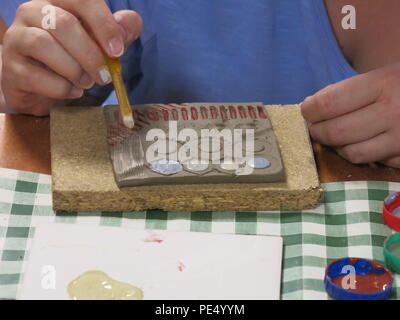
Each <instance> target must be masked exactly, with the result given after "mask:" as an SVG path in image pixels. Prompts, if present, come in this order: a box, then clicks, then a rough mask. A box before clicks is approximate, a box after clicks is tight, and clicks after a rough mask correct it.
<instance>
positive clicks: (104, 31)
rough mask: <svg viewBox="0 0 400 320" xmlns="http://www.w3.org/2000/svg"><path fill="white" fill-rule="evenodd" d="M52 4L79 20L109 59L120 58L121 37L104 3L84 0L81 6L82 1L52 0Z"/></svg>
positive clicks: (121, 52) (121, 50) (122, 49)
mask: <svg viewBox="0 0 400 320" xmlns="http://www.w3.org/2000/svg"><path fill="white" fill-rule="evenodd" d="M52 4H54V5H55V6H57V7H60V8H63V9H64V10H66V11H68V12H70V13H72V14H73V15H74V16H76V17H78V18H80V19H81V20H82V22H83V23H84V25H85V27H87V28H89V29H90V33H91V34H93V35H94V37H95V39H96V41H97V42H98V43H99V44H100V45H101V47H102V49H103V50H104V52H106V53H107V54H108V55H109V56H110V57H115V58H117V57H120V56H122V54H123V53H124V50H125V46H124V41H123V36H122V34H121V30H120V28H119V27H118V23H117V22H116V21H115V19H114V17H113V15H112V13H111V11H110V9H109V8H108V6H107V4H106V3H105V1H99V0H90V1H89V0H86V1H85V5H82V0H69V1H65V0H52Z"/></svg>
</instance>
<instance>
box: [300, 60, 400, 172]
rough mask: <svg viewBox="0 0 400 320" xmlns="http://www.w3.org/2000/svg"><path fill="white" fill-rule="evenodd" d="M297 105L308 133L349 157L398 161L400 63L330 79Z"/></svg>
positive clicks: (359, 160) (396, 163) (398, 163)
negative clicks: (334, 79)
mask: <svg viewBox="0 0 400 320" xmlns="http://www.w3.org/2000/svg"><path fill="white" fill-rule="evenodd" d="M301 109H302V113H303V116H304V118H305V119H306V120H307V121H308V122H310V126H309V129H310V134H311V136H312V137H313V138H314V139H315V140H317V141H319V142H321V143H323V144H326V145H329V146H332V147H335V148H336V150H337V152H338V153H339V154H340V155H341V156H343V157H344V158H346V159H347V160H349V161H350V162H353V163H369V162H375V161H379V162H382V163H385V164H387V165H388V166H391V167H400V64H398V63H396V64H394V65H390V66H387V67H384V68H381V69H377V70H374V71H371V72H368V73H365V74H362V75H359V76H356V77H353V78H350V79H347V80H344V81H341V82H339V83H337V84H334V85H330V86H328V87H326V88H324V89H322V90H321V91H319V92H318V93H316V94H315V95H314V96H311V97H308V98H307V99H306V100H304V102H303V104H302V107H301Z"/></svg>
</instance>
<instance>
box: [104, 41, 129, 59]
mask: <svg viewBox="0 0 400 320" xmlns="http://www.w3.org/2000/svg"><path fill="white" fill-rule="evenodd" d="M108 49H109V54H110V55H111V56H113V57H116V58H119V57H120V56H122V54H123V53H124V49H125V48H124V43H123V42H122V40H121V39H120V38H113V39H112V40H111V41H110V42H109V43H108Z"/></svg>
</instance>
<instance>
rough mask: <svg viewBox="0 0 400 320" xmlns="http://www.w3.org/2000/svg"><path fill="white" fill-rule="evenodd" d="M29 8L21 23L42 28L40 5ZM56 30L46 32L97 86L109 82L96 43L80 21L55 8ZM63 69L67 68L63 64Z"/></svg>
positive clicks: (101, 54)
mask: <svg viewBox="0 0 400 320" xmlns="http://www.w3.org/2000/svg"><path fill="white" fill-rule="evenodd" d="M35 6H36V7H34V8H31V11H30V14H24V15H23V18H21V19H22V20H23V23H24V24H25V25H26V26H28V27H36V28H42V18H43V16H42V13H41V9H40V8H41V7H42V5H41V4H40V3H36V4H35ZM55 13H56V22H57V23H56V28H54V29H52V28H50V29H48V30H46V31H47V32H49V33H50V34H51V35H52V36H53V37H54V38H55V39H56V40H57V41H58V42H59V43H60V45H61V46H62V47H63V48H64V49H65V50H66V51H67V52H68V53H69V54H70V55H71V56H72V57H73V58H74V59H75V60H76V61H77V62H78V63H79V65H80V66H81V67H82V68H83V69H84V70H85V71H86V72H87V73H88V74H89V75H90V76H91V77H92V79H94V80H95V81H96V82H97V83H98V84H100V85H104V84H108V83H110V82H111V80H112V79H111V76H110V73H109V71H108V69H107V67H106V66H105V61H104V54H103V51H102V50H101V48H100V47H99V46H98V45H97V43H96V42H95V41H94V40H93V39H92V38H91V37H90V36H89V34H88V32H87V31H86V30H85V29H84V28H83V26H82V24H81V23H80V21H79V20H78V19H77V18H76V17H75V16H74V15H73V14H71V13H69V12H68V11H65V10H63V9H61V8H55ZM63 65H64V67H68V66H66V65H65V64H63Z"/></svg>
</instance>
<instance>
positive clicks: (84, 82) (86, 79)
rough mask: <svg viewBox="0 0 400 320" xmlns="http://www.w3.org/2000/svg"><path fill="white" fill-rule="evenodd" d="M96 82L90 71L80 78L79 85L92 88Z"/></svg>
mask: <svg viewBox="0 0 400 320" xmlns="http://www.w3.org/2000/svg"><path fill="white" fill-rule="evenodd" d="M94 84H95V82H94V81H93V79H92V77H91V76H90V75H89V74H88V73H85V74H84V75H83V76H82V78H81V79H80V80H79V85H80V86H81V87H82V88H84V89H90V88H91V87H93V86H94Z"/></svg>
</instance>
